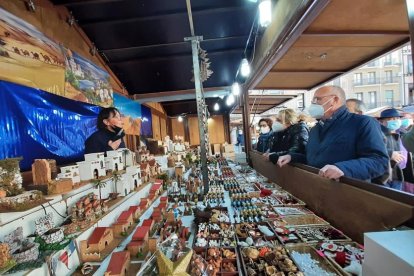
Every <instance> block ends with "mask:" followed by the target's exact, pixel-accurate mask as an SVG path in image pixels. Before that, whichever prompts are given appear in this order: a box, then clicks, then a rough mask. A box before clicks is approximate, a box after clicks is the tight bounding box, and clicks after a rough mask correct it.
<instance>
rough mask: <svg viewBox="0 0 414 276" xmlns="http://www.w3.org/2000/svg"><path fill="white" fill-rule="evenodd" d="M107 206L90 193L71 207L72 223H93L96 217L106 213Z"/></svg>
mask: <svg viewBox="0 0 414 276" xmlns="http://www.w3.org/2000/svg"><path fill="white" fill-rule="evenodd" d="M107 209H108V206H107V205H106V204H105V203H104V202H103V201H101V200H99V199H98V196H97V195H95V194H94V193H90V194H88V195H86V196H84V197H82V198H81V199H79V200H78V201H77V202H76V203H75V205H74V206H73V207H72V214H71V215H72V221H74V222H77V221H84V220H89V221H94V220H95V219H96V217H99V216H100V215H102V214H103V213H104V212H106V211H107Z"/></svg>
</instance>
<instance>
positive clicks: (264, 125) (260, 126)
mask: <svg viewBox="0 0 414 276" xmlns="http://www.w3.org/2000/svg"><path fill="white" fill-rule="evenodd" d="M259 127H267V125H263V124H262V125H259Z"/></svg>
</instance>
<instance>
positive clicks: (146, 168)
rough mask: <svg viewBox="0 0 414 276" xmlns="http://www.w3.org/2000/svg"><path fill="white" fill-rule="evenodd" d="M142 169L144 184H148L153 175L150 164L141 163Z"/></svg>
mask: <svg viewBox="0 0 414 276" xmlns="http://www.w3.org/2000/svg"><path fill="white" fill-rule="evenodd" d="M140 169H141V179H142V182H148V181H149V178H150V175H151V170H150V167H149V165H148V163H141V165H140Z"/></svg>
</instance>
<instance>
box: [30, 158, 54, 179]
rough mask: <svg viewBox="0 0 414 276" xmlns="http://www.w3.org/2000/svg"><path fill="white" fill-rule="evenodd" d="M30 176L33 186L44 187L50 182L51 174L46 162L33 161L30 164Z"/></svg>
mask: <svg viewBox="0 0 414 276" xmlns="http://www.w3.org/2000/svg"><path fill="white" fill-rule="evenodd" d="M32 175H33V184H34V185H46V184H48V183H49V182H50V181H52V172H51V168H50V164H49V162H48V160H46V159H35V160H34V163H33V164H32Z"/></svg>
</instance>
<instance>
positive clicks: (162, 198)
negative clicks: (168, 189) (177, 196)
mask: <svg viewBox="0 0 414 276" xmlns="http://www.w3.org/2000/svg"><path fill="white" fill-rule="evenodd" d="M160 202H161V203H166V204H167V203H168V197H166V196H162V197H160Z"/></svg>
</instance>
